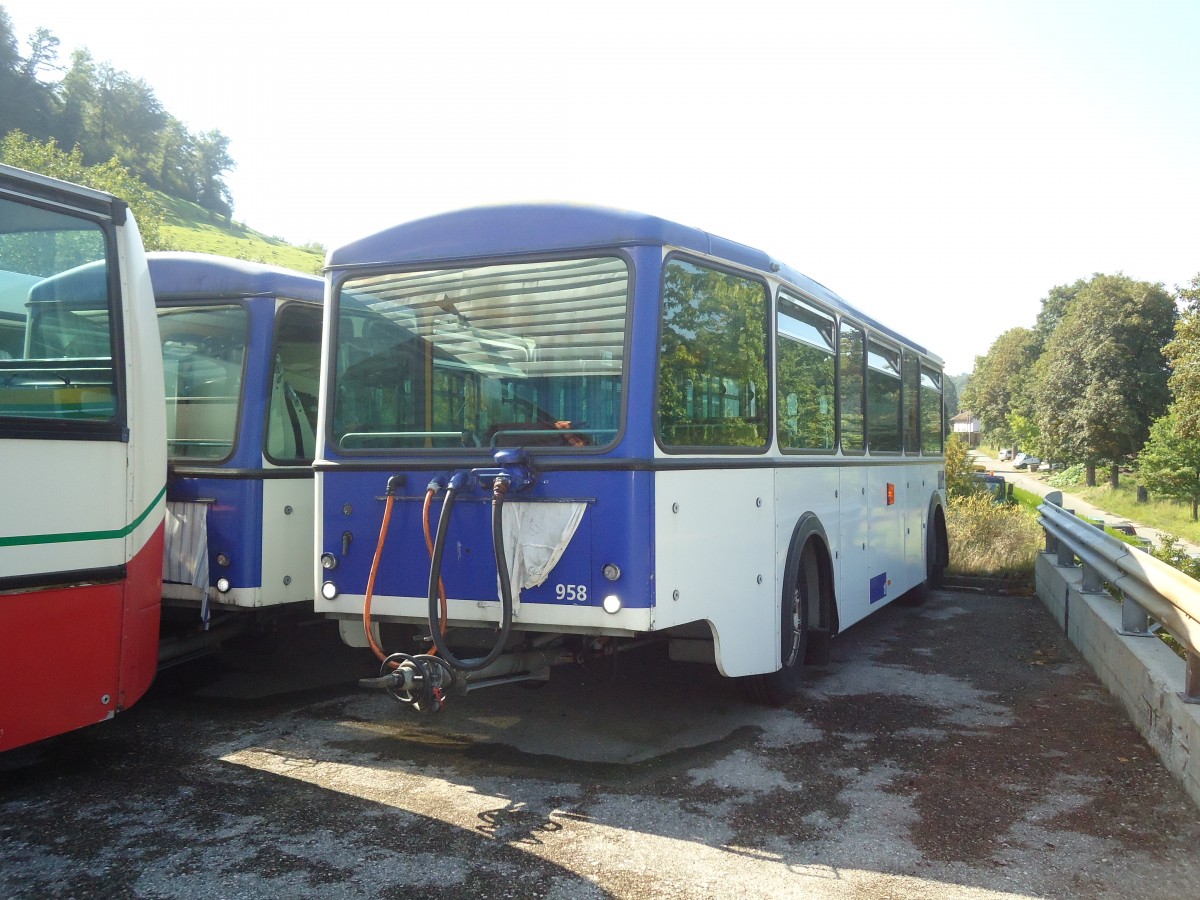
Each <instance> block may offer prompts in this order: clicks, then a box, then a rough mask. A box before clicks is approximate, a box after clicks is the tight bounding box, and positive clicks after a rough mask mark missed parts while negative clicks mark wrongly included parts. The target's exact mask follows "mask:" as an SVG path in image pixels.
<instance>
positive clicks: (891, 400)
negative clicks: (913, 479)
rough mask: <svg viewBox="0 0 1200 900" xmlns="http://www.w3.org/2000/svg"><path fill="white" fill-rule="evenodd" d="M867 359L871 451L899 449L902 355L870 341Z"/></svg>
mask: <svg viewBox="0 0 1200 900" xmlns="http://www.w3.org/2000/svg"><path fill="white" fill-rule="evenodd" d="M867 361H868V367H867V433H868V446H869V447H870V449H871V451H872V452H879V451H883V452H899V450H900V354H899V353H897V352H896V351H895V350H892V349H890V348H888V347H884V346H882V345H880V344H876V343H875V342H874V341H871V342H870V344H869V346H868V352H867Z"/></svg>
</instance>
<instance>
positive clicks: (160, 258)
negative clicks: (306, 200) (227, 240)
mask: <svg viewBox="0 0 1200 900" xmlns="http://www.w3.org/2000/svg"><path fill="white" fill-rule="evenodd" d="M146 261H147V263H149V265H150V281H151V283H153V285H154V298H155V300H172V299H184V298H187V299H193V298H197V297H288V298H291V299H295V300H313V301H316V302H320V301H321V300H322V299H323V298H324V296H325V281H324V279H322V278H320V277H318V276H316V275H306V274H304V273H303V272H297V271H295V270H293V269H285V268H283V267H282V266H269V265H266V264H264V263H256V262H247V261H246V260H244V259H231V258H230V257H227V256H214V255H213V254H210V253H184V252H178V251H155V252H153V253H147V254H146Z"/></svg>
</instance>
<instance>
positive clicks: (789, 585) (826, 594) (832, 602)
mask: <svg viewBox="0 0 1200 900" xmlns="http://www.w3.org/2000/svg"><path fill="white" fill-rule="evenodd" d="M810 540H814V541H815V544H814V547H815V548H816V554H817V565H818V576H817V577H818V578H819V579H820V584H821V595H822V597H823V598H827V609H826V612H827V614H828V615H829V619H830V621H829V623H828V628H829V634H830V636H832V635H835V634H837V633H838V603H837V580H836V579H835V578H834V570H833V550H832V547H831V546H830V543H829V535H828V534H827V533H826V531H825V526H824V525H823V524H822V523H821V519H820V517H819V516H817V514H816V513H815V512H812V511H809V512H805V513H803V514H802V515H801V516H800V518H799V519H797V520H796V524H795V526H794V527H793V528H792V537H791V540H790V542H789V543H788V552H787V560H786V562H785V564H784V569H783V590H782V591H781V592H780V601H781V602H782V601H783V598H784V597H788V596H791V594H792V592H794V591H795V590H796V578H797V575H798V573H799V570H800V557H801V554H802V553H803V552H804V547H805V546H806V545H807V544H808V542H809V541H810ZM812 624H813V623H812V622H811V620H810V622H809V627H810V628H811V627H812Z"/></svg>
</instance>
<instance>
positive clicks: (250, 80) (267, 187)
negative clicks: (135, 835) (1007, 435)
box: [0, 0, 1200, 374]
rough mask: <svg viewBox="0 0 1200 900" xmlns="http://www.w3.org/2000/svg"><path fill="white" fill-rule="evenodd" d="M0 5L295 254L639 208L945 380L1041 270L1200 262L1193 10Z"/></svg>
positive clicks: (55, 0) (1072, 272)
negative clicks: (718, 242) (314, 246)
mask: <svg viewBox="0 0 1200 900" xmlns="http://www.w3.org/2000/svg"><path fill="white" fill-rule="evenodd" d="M0 6H3V7H4V8H5V10H6V11H7V12H8V14H9V17H10V18H11V19H12V22H13V26H14V30H15V32H16V34H17V36H18V38H19V39H21V40H22V41H23V40H24V38H25V37H26V36H27V35H29V34H31V33H32V32H33V31H34V29H35V28H37V27H39V26H42V27H45V28H48V29H49V30H50V31H51V32H53V33H54V34H55V35H56V36H57V37H58V38H59V39H60V40H61V42H62V44H61V47H60V58H61V61H62V62H63V63H66V62H68V61H69V59H70V53H71V51H72V50H73V49H75V48H77V47H80V46H86V47H87V48H88V49H89V50H90V51H91V53H92V55H93V57H94V58H95V59H96V61H97V62H110V63H112V64H113V66H114V67H116V68H117V69H120V70H123V71H125V72H128V73H129V74H130V75H132V76H133V77H135V78H142V79H145V81H146V82H147V83H148V84H149V85H150V86H151V87H152V88H153V89H154V91H155V93H156V94H157V96H158V98H159V100H160V101H161V102H162V104H163V106H164V107H165V108H166V110H167V111H168V112H169V113H171V114H172V115H174V116H175V117H176V118H178V119H179V120H181V121H182V122H183V123H184V125H185V126H186V127H187V128H188V129H189V130H191V131H193V132H204V131H208V130H211V129H218V130H220V131H221V132H222V133H224V134H225V135H227V136H228V137H229V138H230V152H231V155H232V156H233V158H234V159H235V160H236V162H237V169H236V170H234V171H233V172H231V173H229V175H228V176H227V183H228V184H229V186H230V189H231V190H232V192H233V198H234V202H235V212H234V216H235V218H236V219H238V220H239V221H243V222H245V223H246V224H247V225H249V226H250V227H252V228H255V229H257V230H259V231H263V232H266V233H268V234H273V235H277V236H279V237H282V238H284V239H286V240H288V241H290V242H292V243H305V242H309V241H319V242H321V243H323V244H325V245H326V246H328V247H335V246H338V245H340V244H342V243H346V242H348V241H351V240H355V239H357V238H359V237H363V236H365V235H367V234H370V233H372V232H374V231H378V230H379V229H382V228H386V227H389V226H391V225H394V224H398V223H400V222H404V221H407V220H409V219H413V218H418V217H421V216H425V215H429V214H432V213H436V212H442V211H445V210H450V209H458V208H462V207H467V206H477V205H484V204H492V203H500V202H508V201H539V200H562V201H572V202H581V203H594V204H600V205H604V206H615V207H622V208H627V209H634V210H638V211H641V212H646V213H651V214H654V215H659V216H662V217H664V218H669V219H675V220H677V221H680V222H683V223H685V224H687V225H693V226H696V227H698V228H703V229H705V230H707V231H711V232H713V233H715V234H718V235H720V236H722V237H725V238H730V239H732V240H736V241H741V242H742V243H746V244H750V245H752V246H755V247H758V248H759V249H762V250H765V251H766V252H768V253H770V254H772V255H773V256H775V257H776V258H778V259H780V260H782V261H783V262H785V263H787V264H789V265H791V266H793V267H795V268H797V269H799V270H800V271H802V272H804V273H805V274H807V275H809V276H811V277H813V278H815V279H817V280H818V281H820V282H822V283H823V284H825V285H826V286H827V287H829V288H831V289H832V290H834V291H836V292H837V293H839V294H840V295H841V296H842V297H844V298H845V299H846V300H847V301H849V302H850V303H851V304H853V305H854V306H857V307H858V308H860V309H862V310H863V311H864V312H867V313H869V314H870V315H872V316H874V317H875V318H877V319H879V320H880V321H882V322H884V323H886V324H887V325H889V326H891V327H893V328H894V329H896V330H897V331H900V332H901V333H903V334H906V335H908V336H909V337H911V338H912V339H914V340H916V341H918V342H919V343H922V344H924V345H925V346H926V347H927V348H928V349H930V350H932V351H934V352H935V353H937V354H939V355H941V356H942V357H943V358H944V359H945V360H946V369H947V371H948V372H949V373H951V374H957V373H959V372H963V371H967V370H969V369H970V368H971V367H972V365H973V361H974V357H975V356H976V355H978V354H983V353H985V352H986V351H987V349H988V347H989V346H990V345H991V343H992V341H993V340H994V339H995V338H996V337H997V336H998V335H999V334H1000V333H1001V332H1003V331H1005V330H1007V329H1008V328H1012V327H1014V326H1017V325H1022V326H1031V325H1032V324H1033V322H1034V319H1035V317H1036V316H1037V312H1038V310H1039V309H1040V300H1041V298H1042V297H1044V296H1045V295H1046V293H1047V292H1048V291H1049V290H1050V288H1052V287H1054V286H1055V285H1059V284H1068V283H1072V282H1074V281H1075V280H1076V279H1078V278H1089V277H1091V275H1092V274H1093V273H1095V272H1103V273H1109V274H1111V273H1116V272H1124V273H1125V274H1126V275H1129V276H1131V277H1134V278H1138V279H1144V280H1147V281H1157V282H1162V283H1163V284H1165V285H1166V286H1167V288H1168V289H1171V290H1173V289H1174V288H1175V287H1176V286H1179V285H1186V284H1187V283H1188V282H1189V281H1190V280H1191V279H1192V278H1193V277H1194V276H1196V275H1197V273H1200V166H1198V165H1197V163H1198V162H1200V160H1198V156H1200V53H1198V52H1197V50H1196V48H1197V47H1198V46H1200V3H1196V2H1194V0H1171V2H1167V0H1159V2H1156V0H1075V2H1071V0H1058V2H1056V0H1005V2H1000V0H996V2H969V0H960V2H932V0H931V2H922V0H908V2H889V0H840V2H837V0H830V2H807V0H799V2H797V0H793V2H772V3H765V2H757V0H740V2H736V3H729V2H721V3H713V2H707V0H690V2H686V3H683V2H681V3H666V2H658V3H655V2H652V0H641V2H628V3H626V2H619V0H609V2H606V3H603V4H599V3H581V2H569V0H557V2H524V3H521V2H502V0H493V2H475V0H459V2H447V3H425V2H422V3H419V4H418V3H415V2H403V0H391V2H367V0H341V2H336V3H323V4H315V3H313V4H307V3H297V2H294V0H293V2H271V0H238V2H228V0H206V2H204V3H185V2H177V3H163V2H162V0H121V2H118V3H109V4H106V3H95V2H82V0H0ZM21 49H22V53H25V52H26V51H27V47H26V46H24V45H23V46H22V48H21Z"/></svg>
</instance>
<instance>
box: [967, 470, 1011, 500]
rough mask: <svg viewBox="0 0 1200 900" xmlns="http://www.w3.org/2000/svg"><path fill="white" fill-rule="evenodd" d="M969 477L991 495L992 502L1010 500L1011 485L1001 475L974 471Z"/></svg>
mask: <svg viewBox="0 0 1200 900" xmlns="http://www.w3.org/2000/svg"><path fill="white" fill-rule="evenodd" d="M971 477H972V478H973V479H974V480H975V483H976V484H978V485H979V486H980V487H982V488H983V489H984V490H986V491H987V492H988V494H990V495H991V498H992V502H993V503H1011V502H1012V485H1011V484H1009V483H1008V482H1006V481H1005V480H1004V476H1003V475H997V474H996V473H995V472H975V473H973V474H972V476H971Z"/></svg>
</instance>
